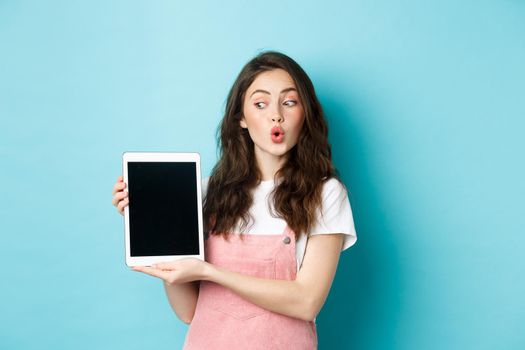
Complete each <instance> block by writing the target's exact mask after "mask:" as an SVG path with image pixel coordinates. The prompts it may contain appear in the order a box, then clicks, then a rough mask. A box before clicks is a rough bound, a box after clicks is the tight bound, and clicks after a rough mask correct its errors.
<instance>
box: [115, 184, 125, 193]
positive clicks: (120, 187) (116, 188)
mask: <svg viewBox="0 0 525 350" xmlns="http://www.w3.org/2000/svg"><path fill="white" fill-rule="evenodd" d="M125 188H126V184H125V183H124V182H123V181H117V183H116V184H115V186H113V194H115V193H117V192H120V191H122V190H123V189H125Z"/></svg>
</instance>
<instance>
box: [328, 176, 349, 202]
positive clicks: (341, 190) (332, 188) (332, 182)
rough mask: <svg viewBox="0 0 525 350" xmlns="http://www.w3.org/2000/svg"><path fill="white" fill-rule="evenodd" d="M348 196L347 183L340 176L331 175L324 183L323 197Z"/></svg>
mask: <svg viewBox="0 0 525 350" xmlns="http://www.w3.org/2000/svg"><path fill="white" fill-rule="evenodd" d="M334 196H336V197H346V196H348V192H347V189H346V186H345V184H344V183H343V182H342V181H341V180H340V179H338V178H335V177H331V178H329V179H328V180H325V182H324V184H323V198H327V197H334Z"/></svg>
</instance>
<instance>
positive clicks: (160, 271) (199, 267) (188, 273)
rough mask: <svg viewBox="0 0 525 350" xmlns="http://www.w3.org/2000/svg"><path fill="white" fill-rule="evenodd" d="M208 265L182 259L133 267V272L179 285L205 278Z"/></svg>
mask: <svg viewBox="0 0 525 350" xmlns="http://www.w3.org/2000/svg"><path fill="white" fill-rule="evenodd" d="M209 266H210V264H209V263H207V262H205V261H202V260H199V259H196V258H184V259H180V260H174V261H170V262H164V263H157V264H153V265H152V266H151V267H149V266H134V267H133V270H134V271H139V272H144V273H146V274H148V275H151V276H154V277H158V278H160V279H163V280H164V281H165V282H166V283H168V284H179V283H186V282H191V281H197V280H202V279H204V278H205V276H206V271H207V269H208V267H209Z"/></svg>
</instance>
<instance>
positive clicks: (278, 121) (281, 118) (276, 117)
mask: <svg viewBox="0 0 525 350" xmlns="http://www.w3.org/2000/svg"><path fill="white" fill-rule="evenodd" d="M272 121H273V122H276V123H282V122H283V121H284V118H283V117H282V116H280V115H276V116H274V117H273V118H272Z"/></svg>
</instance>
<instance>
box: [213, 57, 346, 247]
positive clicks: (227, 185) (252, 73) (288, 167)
mask: <svg viewBox="0 0 525 350" xmlns="http://www.w3.org/2000/svg"><path fill="white" fill-rule="evenodd" d="M274 69H283V70H285V71H286V72H288V74H290V76H291V77H292V79H293V81H294V83H295V86H296V88H297V93H298V94H299V99H300V101H301V104H302V105H303V110H304V116H305V121H304V124H303V126H302V130H301V132H300V135H299V139H298V141H297V144H296V145H295V146H294V147H293V148H292V149H291V150H290V151H289V152H288V157H287V160H286V163H285V164H284V165H283V167H282V168H281V169H279V171H278V172H277V173H276V174H275V179H279V178H281V179H282V181H281V180H280V181H279V183H278V185H277V186H276V187H275V189H274V190H273V191H272V194H271V196H270V198H271V199H273V200H274V207H275V211H276V213H272V215H274V216H275V215H277V216H278V217H281V218H283V219H284V220H285V221H286V222H287V224H288V226H289V227H290V228H291V229H292V230H293V231H294V232H295V235H296V239H298V238H299V235H300V234H301V233H302V232H305V233H306V232H308V231H309V229H310V228H311V227H312V225H313V224H315V220H316V217H317V209H318V208H319V209H321V213H322V188H323V184H324V182H325V181H327V180H328V179H330V178H333V177H335V178H339V176H338V173H337V170H336V169H335V167H334V166H333V164H332V156H331V148H330V144H329V143H328V127H327V124H326V121H325V117H324V113H323V110H322V108H321V104H320V103H319V101H318V99H317V96H316V94H315V90H314V86H313V84H312V82H311V81H310V78H309V77H308V75H307V74H306V73H305V71H304V70H303V69H302V68H301V67H300V66H299V64H297V62H295V61H294V60H293V59H291V58H290V57H288V56H286V55H284V54H282V53H280V52H275V51H266V52H262V53H260V54H258V55H257V56H256V57H254V58H253V59H252V60H250V61H249V62H248V63H247V64H246V65H245V66H244V67H243V69H242V70H241V72H240V73H239V76H238V77H237V79H236V80H235V82H234V84H233V86H232V88H231V90H230V92H229V94H228V98H227V101H226V108H225V112H224V117H223V119H222V122H221V124H220V125H219V128H218V130H217V138H218V140H217V141H218V147H219V150H220V159H219V161H218V162H217V164H216V165H215V167H214V168H213V171H212V174H211V176H210V179H209V182H208V189H207V193H206V198H205V200H204V223H205V227H204V228H205V232H206V233H208V232H209V233H210V234H222V235H223V236H224V237H225V238H227V237H228V234H229V231H230V230H232V229H233V228H234V227H235V225H236V224H237V223H238V222H239V220H240V230H241V231H244V230H245V229H246V227H247V224H248V221H249V219H250V214H249V209H250V207H251V205H252V203H253V198H252V196H251V190H252V189H253V188H254V187H256V186H257V185H258V184H259V183H260V181H261V173H260V170H259V169H258V166H257V162H256V159H255V153H254V144H253V141H252V139H251V138H250V135H249V133H248V131H247V130H248V129H243V128H241V126H240V120H241V119H242V117H243V105H244V97H245V93H246V90H247V89H248V87H249V86H250V85H251V84H252V82H253V81H254V80H255V78H256V77H257V76H258V75H259V74H260V73H262V72H266V71H270V70H274ZM276 183H277V182H276Z"/></svg>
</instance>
